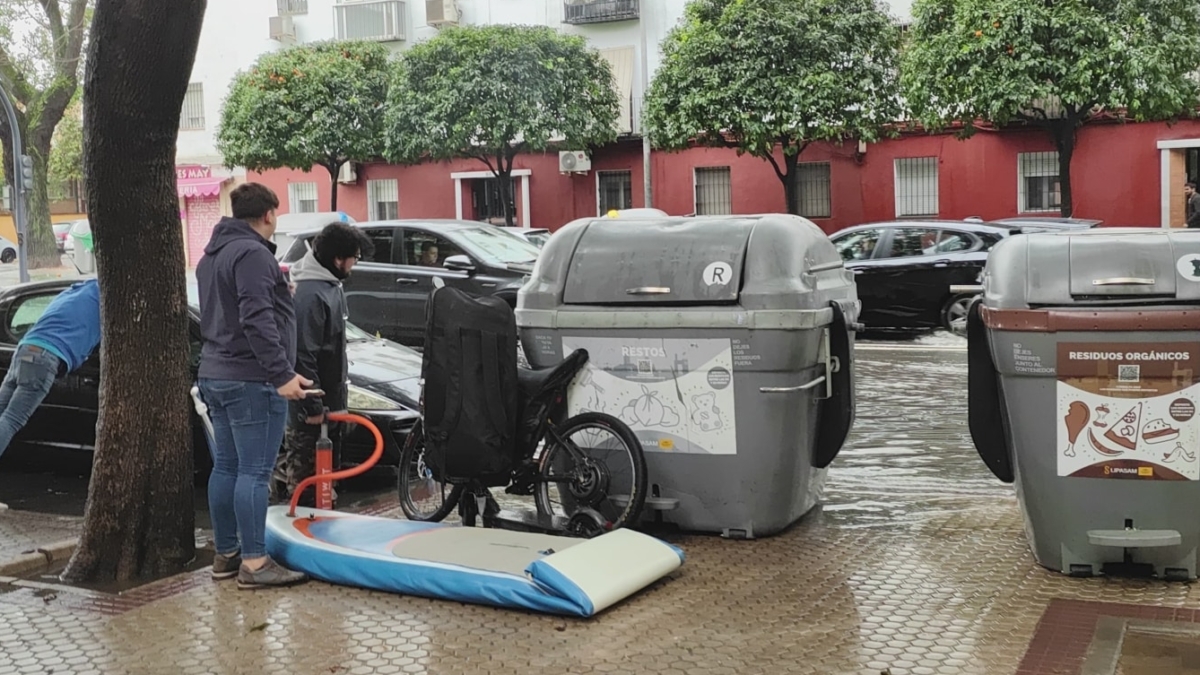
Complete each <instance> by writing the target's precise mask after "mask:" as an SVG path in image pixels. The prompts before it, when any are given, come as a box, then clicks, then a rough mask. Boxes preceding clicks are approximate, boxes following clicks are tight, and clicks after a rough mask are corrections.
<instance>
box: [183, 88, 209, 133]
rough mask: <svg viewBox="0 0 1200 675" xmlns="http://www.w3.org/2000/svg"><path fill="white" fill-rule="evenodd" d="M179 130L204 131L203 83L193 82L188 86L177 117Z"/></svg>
mask: <svg viewBox="0 0 1200 675" xmlns="http://www.w3.org/2000/svg"><path fill="white" fill-rule="evenodd" d="M179 128H180V130H182V131H203V130H204V83H203V82H193V83H191V84H189V85H188V88H187V93H186V94H184V96H183V110H182V111H181V112H180V115H179Z"/></svg>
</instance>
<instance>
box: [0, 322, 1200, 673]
mask: <svg viewBox="0 0 1200 675" xmlns="http://www.w3.org/2000/svg"><path fill="white" fill-rule="evenodd" d="M965 364H966V353H965V351H964V350H963V349H962V341H961V340H960V339H958V338H955V337H953V336H945V335H937V336H930V337H927V338H921V339H919V340H916V341H912V342H902V341H890V340H889V341H879V342H874V343H872V344H864V345H861V346H860V349H859V351H858V354H857V368H858V376H859V380H858V381H859V395H858V418H857V422H856V426H855V431H854V433H853V434H852V436H851V439H850V443H849V445H848V446H847V447H846V448H845V449H844V450H843V451H842V453H841V454H840V455H839V457H838V459H837V460H836V461H835V462H834V464H833V465H832V467H831V470H830V474H829V483H828V486H827V490H826V494H825V504H824V506H823V507H821V508H819V509H818V510H816V511H814V512H813V513H811V514H809V516H807V517H806V518H804V519H803V520H802V521H801V522H800V523H799V524H797V525H796V526H794V527H792V528H791V529H789V530H787V531H785V532H784V533H782V534H780V535H777V536H774V537H770V538H766V539H760V540H754V541H728V540H723V539H720V538H717V537H712V536H695V535H670V536H669V539H670V540H671V541H672V542H673V543H676V544H678V545H679V546H681V547H682V548H683V549H684V550H685V551H686V552H687V555H688V559H687V562H686V564H685V565H684V566H683V567H682V568H681V569H680V570H679V571H677V572H676V573H674V574H673V575H671V577H669V578H668V579H666V580H664V581H662V582H660V583H658V584H656V585H654V586H653V587H651V588H649V589H647V590H646V591H644V592H642V593H640V594H637V595H635V596H634V597H633V598H631V599H630V600H628V601H626V602H624V603H621V604H619V605H617V606H616V607H613V608H612V609H610V610H608V611H607V612H605V613H603V614H601V615H600V616H598V617H596V618H595V619H592V620H588V621H584V620H565V619H560V618H554V617H548V616H543V615H535V614H528V613H523V612H517V611H511V610H501V609H492V608H486V607H478V606H467V605H462V604H459V603H454V602H446V601H437V600H427V599H421V598H414V597H405V596H397V595H387V594H382V593H374V592H367V591H361V590H355V589H347V588H339V587H333V586H330V585H326V584H322V583H316V582H314V583H310V584H307V585H305V586H302V587H298V588H294V589H290V590H282V591H264V592H254V593H245V592H238V591H237V590H235V589H234V588H233V587H232V586H230V585H229V584H218V583H214V582H212V581H210V580H209V579H208V577H207V576H206V575H205V574H204V573H203V572H202V571H201V572H196V573H192V574H186V575H180V576H177V577H174V578H172V579H169V580H166V581H163V582H160V583H157V584H152V585H149V586H144V587H141V588H139V589H137V590H134V591H131V592H127V593H125V594H122V595H120V596H114V595H110V594H103V593H94V592H90V591H83V590H79V589H68V588H49V587H45V586H39V587H34V586H29V585H15V584H12V583H10V584H4V583H0V675H7V674H8V673H48V672H55V673H65V672H69V673H85V672H94V673H131V674H134V673H167V672H171V673H185V674H193V673H195V674H199V673H273V672H278V673H313V674H317V673H348V674H351V675H358V674H360V673H362V674H367V673H439V674H440V673H506V674H507V673H555V674H559V673H592V672H596V673H609V672H618V673H670V674H672V675H683V674H684V673H687V674H689V675H690V674H697V675H709V674H711V675H717V674H725V673H727V674H729V675H734V674H738V675H740V674H743V673H746V674H749V673H771V674H775V673H814V674H834V675H840V674H842V673H855V674H862V675H867V674H868V673H869V674H871V675H879V674H880V673H883V672H887V673H890V674H891V675H905V674H911V675H929V674H934V673H945V674H957V673H968V674H970V673H980V674H985V675H991V674H993V673H997V674H1011V673H1019V674H1021V675H1033V674H1037V673H1063V674H1066V673H1072V674H1074V673H1088V674H1089V675H1092V674H1097V675H1098V674H1100V673H1105V674H1107V673H1116V672H1121V673H1126V674H1129V675H1134V674H1139V675H1140V674H1141V673H1150V672H1154V673H1186V672H1192V669H1195V668H1196V652H1197V647H1196V645H1197V644H1198V642H1197V640H1198V637H1197V636H1198V635H1200V630H1197V629H1200V591H1197V590H1196V586H1195V585H1194V584H1181V583H1165V582H1157V581H1136V580H1121V579H1107V578H1102V579H1071V578H1067V577H1064V576H1062V575H1059V574H1056V573H1052V572H1049V571H1046V570H1044V569H1042V568H1040V567H1038V566H1037V565H1036V564H1035V563H1034V561H1033V559H1032V557H1031V555H1030V554H1029V551H1028V548H1027V546H1026V541H1025V535H1024V532H1023V525H1022V520H1021V516H1020V512H1019V510H1018V508H1017V503H1016V500H1015V498H1014V496H1013V492H1012V489H1011V487H1008V486H1005V485H1003V484H1001V483H999V482H998V481H996V480H994V479H993V478H992V477H991V475H990V473H988V471H987V469H986V468H985V467H984V466H983V464H982V462H981V461H980V460H979V459H978V457H977V456H976V455H975V452H974V449H973V448H972V446H971V444H970V439H969V436H968V433H967V428H966V414H965V413H966V411H965V407H964V405H965V404H964V401H965V394H964V392H965V387H966V368H965ZM378 494H380V495H385V494H387V492H386V491H385V490H384V489H383V488H381V489H380V490H379V491H378ZM371 510H372V511H374V512H376V513H382V514H385V515H391V516H396V517H400V516H399V509H398V507H396V506H395V504H394V502H393V501H390V500H389V499H387V498H384V499H383V500H382V501H381V502H379V503H377V504H375V505H373V506H372V508H371Z"/></svg>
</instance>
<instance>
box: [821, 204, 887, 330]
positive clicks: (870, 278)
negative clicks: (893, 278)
mask: <svg viewBox="0 0 1200 675" xmlns="http://www.w3.org/2000/svg"><path fill="white" fill-rule="evenodd" d="M887 241H888V230H887V228H874V229H867V230H854V231H852V232H847V233H845V234H841V235H838V236H835V237H834V238H833V245H834V247H835V248H836V249H837V250H838V253H840V254H841V255H842V260H844V261H845V263H846V269H848V270H850V271H851V272H852V273H853V274H854V283H855V284H856V285H857V286H858V299H859V301H861V302H862V313H861V315H860V317H859V319H860V320H861V321H862V322H863V323H864V324H866V325H867V326H879V325H886V324H880V323H879V321H880V320H881V319H882V318H883V317H884V316H885V314H882V312H883V310H884V306H883V301H884V294H885V293H886V289H884V288H883V287H881V285H880V284H879V282H878V280H877V278H876V277H877V276H878V262H877V261H876V255H877V253H879V251H880V250H881V249H882V247H883V246H886V245H887Z"/></svg>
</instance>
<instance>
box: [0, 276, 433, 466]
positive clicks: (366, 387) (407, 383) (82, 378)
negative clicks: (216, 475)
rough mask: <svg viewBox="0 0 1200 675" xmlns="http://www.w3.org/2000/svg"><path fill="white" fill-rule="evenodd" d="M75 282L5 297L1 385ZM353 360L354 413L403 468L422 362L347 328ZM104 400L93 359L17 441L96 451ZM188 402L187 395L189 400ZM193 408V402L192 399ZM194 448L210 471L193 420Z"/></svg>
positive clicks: (194, 325)
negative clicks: (20, 347)
mask: <svg viewBox="0 0 1200 675" xmlns="http://www.w3.org/2000/svg"><path fill="white" fill-rule="evenodd" d="M75 281H77V280H75V279H56V280H53V281H40V282H33V283H28V284H19V285H17V286H12V287H9V288H6V289H4V290H3V291H0V318H2V323H0V378H2V377H3V376H4V375H5V374H6V373H7V372H8V369H9V367H10V365H11V363H12V357H13V353H14V352H15V351H16V345H17V342H18V341H20V339H21V336H22V335H24V334H25V332H26V331H27V330H29V328H30V327H31V326H33V324H34V323H35V322H36V321H37V320H38V318H39V317H40V316H41V315H42V312H44V311H46V307H47V306H48V305H49V304H50V301H51V300H53V299H54V298H55V296H57V295H58V294H59V293H60V292H62V291H63V290H64V289H65V288H67V287H68V286H70V285H71V284H72V283H74V282H75ZM188 304H189V312H188V314H189V319H190V321H189V326H188V337H189V342H190V346H191V351H190V355H191V368H192V375H193V377H194V376H195V373H196V368H197V366H198V365H199V362H200V324H199V311H200V310H199V307H198V306H197V305H198V295H197V292H196V287H195V285H194V284H189V286H188ZM347 338H348V345H347V354H348V357H349V361H350V397H349V409H350V411H351V412H355V413H359V414H361V415H364V416H366V417H368V418H369V419H370V420H371V421H372V422H374V423H375V424H376V425H377V426H378V427H379V429H380V431H382V432H383V437H384V442H385V444H386V445H385V448H384V458H383V461H384V462H388V463H392V464H398V463H399V461H400V448H401V447H403V444H404V438H405V437H406V436H407V434H408V431H409V430H410V429H411V428H412V426H413V424H414V423H415V422H416V420H417V417H418V414H417V413H416V412H414V411H415V410H417V408H418V406H417V401H418V400H419V398H420V384H419V381H420V376H421V356H420V355H419V354H417V353H416V352H414V351H412V350H411V349H409V348H407V347H402V346H400V345H397V344H395V343H392V342H388V341H386V340H381V339H378V338H376V337H373V336H371V335H370V334H368V333H365V332H363V331H362V330H360V329H358V328H356V327H354V326H352V325H347ZM99 395H100V357H99V354H98V353H97V354H93V355H92V357H91V358H90V359H89V360H88V361H87V362H86V363H85V364H84V365H83V366H82V367H81V368H79V369H78V370H76V371H75V372H73V373H71V374H69V375H67V376H65V377H60V378H58V379H56V380H55V381H54V385H53V386H52V387H51V388H50V393H49V394H48V395H47V396H46V399H45V401H44V402H43V403H42V405H41V406H40V407H39V408H38V409H37V412H35V413H34V414H33V417H32V418H30V420H29V423H28V424H26V425H25V428H24V429H22V430H21V431H20V432H19V433H18V434H17V435H16V438H15V440H14V442H15V443H23V444H27V445H34V446H55V447H64V448H79V449H82V450H91V449H93V448H94V447H95V443H96V440H95V439H96V435H95V434H96V415H97V410H98V408H99ZM184 395H186V394H184ZM189 401H190V399H189ZM192 444H193V450H194V451H195V456H196V460H197V464H196V466H197V468H198V470H200V471H201V472H204V471H206V470H207V467H209V466H210V465H211V461H210V460H209V455H208V450H207V448H208V445H207V442H206V441H205V438H204V428H203V426H202V423H201V421H200V419H199V417H198V416H197V415H196V414H195V413H194V412H193V413H192ZM374 447H375V443H374V440H373V438H372V436H371V434H370V432H368V431H367V430H366V429H362V428H360V427H355V428H354V429H353V430H352V431H351V432H350V434H349V435H348V436H347V438H346V440H345V443H344V445H343V448H342V459H343V461H344V462H346V463H357V462H359V461H361V460H363V459H365V458H366V457H367V456H368V455H369V454H370V452H371V451H372V450H373V449H374Z"/></svg>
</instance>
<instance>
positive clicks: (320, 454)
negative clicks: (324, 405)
mask: <svg viewBox="0 0 1200 675" xmlns="http://www.w3.org/2000/svg"><path fill="white" fill-rule="evenodd" d="M329 422H348V423H350V424H357V425H359V426H361V427H364V428H365V429H366V430H367V431H370V432H371V435H372V436H374V437H375V451H374V452H372V453H371V456H370V457H368V458H367V461H365V462H363V463H362V464H359V465H358V466H356V467H354V468H352V469H346V470H344V471H334V470H333V442H332V441H330V440H329ZM316 453H317V455H316V469H317V472H316V475H313V476H309V477H308V478H305V479H304V480H302V481H300V484H299V485H297V486H296V491H295V492H293V493H292V503H291V504H290V505H289V507H288V517H291V518H294V517H295V516H296V507H297V506H298V505H299V503H300V495H302V494H304V491H305V490H306V489H308V487H309V486H310V485H315V486H316V489H317V498H316V500H315V503H316V505H317V508H319V509H326V510H328V509H331V508H332V507H333V481H335V480H344V479H346V478H353V477H355V476H357V475H359V474H363V473H366V472H367V471H370V470H371V468H372V467H374V466H375V464H376V463H377V462H378V461H379V458H380V457H383V434H382V433H380V431H379V427H377V426H375V425H374V424H372V423H371V420H369V419H367V418H366V417H363V416H362V415H355V414H354V413H326V415H325V421H324V422H322V423H321V438H320V439H318V440H317V447H316Z"/></svg>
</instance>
